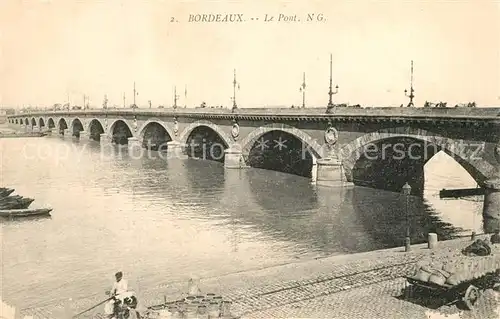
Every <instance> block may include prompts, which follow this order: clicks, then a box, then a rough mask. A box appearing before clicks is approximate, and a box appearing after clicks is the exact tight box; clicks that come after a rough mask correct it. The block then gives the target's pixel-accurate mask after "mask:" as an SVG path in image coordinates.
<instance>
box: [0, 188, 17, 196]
mask: <svg viewBox="0 0 500 319" xmlns="http://www.w3.org/2000/svg"><path fill="white" fill-rule="evenodd" d="M14 190H15V189H13V188H3V187H2V189H0V198H3V197H7V196H9V195H10V194H12V193H13V192H14Z"/></svg>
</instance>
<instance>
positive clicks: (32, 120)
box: [31, 117, 36, 127]
mask: <svg viewBox="0 0 500 319" xmlns="http://www.w3.org/2000/svg"><path fill="white" fill-rule="evenodd" d="M33 126H36V119H35V118H34V117H32V118H31V127H33Z"/></svg>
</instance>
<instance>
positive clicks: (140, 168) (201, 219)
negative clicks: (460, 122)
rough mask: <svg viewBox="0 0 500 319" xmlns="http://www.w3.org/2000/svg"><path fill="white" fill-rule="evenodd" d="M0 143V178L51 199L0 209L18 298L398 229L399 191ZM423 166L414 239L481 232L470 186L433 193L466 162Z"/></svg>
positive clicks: (71, 145) (305, 252)
mask: <svg viewBox="0 0 500 319" xmlns="http://www.w3.org/2000/svg"><path fill="white" fill-rule="evenodd" d="M0 147H1V149H0V151H1V155H2V157H1V173H2V174H1V184H2V185H3V186H8V187H14V188H15V189H16V193H17V194H20V195H22V196H26V197H32V198H35V202H34V203H33V204H32V206H31V207H44V206H50V207H52V208H53V212H52V216H51V217H50V218H37V219H28V220H26V219H24V220H4V221H0V223H1V224H0V225H1V238H0V240H1V244H2V247H1V262H2V266H3V268H2V274H1V279H2V281H1V282H0V287H1V288H2V295H3V299H4V300H6V301H8V302H9V303H11V304H13V305H15V306H17V307H19V308H21V309H23V308H26V307H33V306H43V305H46V304H50V303H52V302H56V301H58V300H61V299H67V298H73V299H76V298H84V297H90V296H95V295H102V294H103V291H104V290H106V289H107V288H109V285H110V284H111V283H112V280H113V274H114V272H115V271H117V270H122V271H124V272H125V274H126V276H127V277H128V278H129V280H130V282H131V284H133V285H136V286H140V287H141V288H142V289H147V287H152V286H156V285H158V284H164V283H168V282H172V281H185V280H186V278H187V277H188V276H189V275H191V274H197V275H198V276H201V277H210V276H217V275H222V274H227V273H232V272H237V271H243V270H250V269H257V268H262V267H267V266H272V265H277V264H283V263H290V262H294V261H297V260H307V259H311V258H314V257H319V256H327V255H333V254H346V253H355V252H363V251H369V250H375V249H381V248H388V247H394V246H401V245H402V241H403V238H404V234H405V225H406V218H405V201H404V198H402V196H401V195H400V194H397V193H390V192H386V191H379V190H374V189H369V188H363V187H354V188H352V189H328V188H327V189H324V188H318V187H316V186H315V185H314V184H313V183H311V181H310V180H309V179H308V178H304V177H299V176H294V175H288V174H284V173H278V172H273V171H266V170H261V169H246V170H225V169H224V168H223V166H222V164H220V163H216V162H209V161H201V160H195V159H175V158H170V159H168V160H165V159H160V158H158V156H155V154H158V153H152V155H153V157H154V158H151V157H150V156H149V157H148V156H142V157H139V156H131V155H134V154H129V152H128V150H127V148H126V147H125V148H123V147H118V146H114V147H112V148H109V149H107V150H106V151H102V150H101V149H100V146H99V144H98V143H96V142H78V141H71V140H68V139H66V140H63V139H60V138H57V137H52V138H27V139H0ZM135 155H137V154H135ZM425 173H426V184H425V187H426V190H425V196H424V199H423V200H422V199H417V198H412V199H411V201H410V202H409V208H410V216H411V219H410V220H411V225H412V226H411V231H412V237H413V241H414V242H416V241H422V240H424V239H425V236H426V233H427V232H428V231H435V232H438V234H439V235H440V237H441V238H450V237H453V236H458V235H461V234H470V231H471V230H472V229H477V230H478V231H480V228H481V208H482V201H481V198H479V199H477V201H475V200H440V199H439V197H437V195H438V191H439V190H440V189H441V188H445V187H446V188H452V187H475V183H474V181H473V180H472V178H470V176H468V174H467V173H466V172H465V170H463V169H462V168H461V167H460V166H459V165H458V164H457V163H455V162H454V161H453V159H451V158H449V157H447V156H446V155H444V154H443V153H439V154H437V155H436V156H435V157H434V158H433V159H432V160H431V161H429V163H428V164H427V165H426V167H425ZM136 288H137V287H136Z"/></svg>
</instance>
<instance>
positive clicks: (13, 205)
mask: <svg viewBox="0 0 500 319" xmlns="http://www.w3.org/2000/svg"><path fill="white" fill-rule="evenodd" d="M34 201H35V200H34V199H33V198H21V199H16V200H12V201H8V202H1V203H0V209H25V208H28V207H29V206H30V205H31V203H33V202H34Z"/></svg>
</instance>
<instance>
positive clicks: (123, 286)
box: [109, 271, 128, 296]
mask: <svg viewBox="0 0 500 319" xmlns="http://www.w3.org/2000/svg"><path fill="white" fill-rule="evenodd" d="M115 279H116V281H115V282H114V283H113V287H112V288H111V291H110V292H109V294H110V295H111V296H118V295H120V294H123V293H125V292H127V291H128V282H127V280H126V279H123V273H122V272H121V271H119V272H117V273H116V274H115Z"/></svg>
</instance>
